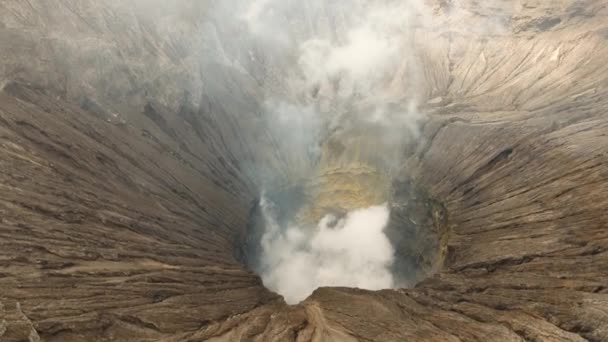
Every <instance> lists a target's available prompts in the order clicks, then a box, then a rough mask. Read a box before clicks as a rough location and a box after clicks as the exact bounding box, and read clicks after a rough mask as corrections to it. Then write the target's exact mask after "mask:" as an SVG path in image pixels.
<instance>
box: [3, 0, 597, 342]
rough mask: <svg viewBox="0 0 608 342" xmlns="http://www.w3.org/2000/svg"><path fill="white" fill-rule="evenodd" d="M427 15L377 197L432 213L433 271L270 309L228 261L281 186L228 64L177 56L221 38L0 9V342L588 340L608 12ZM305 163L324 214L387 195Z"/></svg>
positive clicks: (191, 10) (186, 28)
mask: <svg viewBox="0 0 608 342" xmlns="http://www.w3.org/2000/svg"><path fill="white" fill-rule="evenodd" d="M150 3H154V6H150ZM144 4H145V5H144ZM427 5H428V6H429V8H431V9H432V17H433V22H434V23H435V24H434V27H432V28H430V29H420V30H417V31H416V32H415V34H414V35H413V37H412V39H413V40H414V42H415V46H416V50H415V52H414V56H413V57H412V58H414V60H416V61H417V70H419V71H420V75H419V78H418V79H417V82H416V84H415V86H416V92H417V93H419V94H420V97H421V99H422V101H421V108H422V109H423V110H424V112H425V113H426V119H425V120H424V123H423V125H422V126H421V128H420V131H421V133H420V138H419V139H417V140H416V142H412V143H410V144H408V146H407V149H405V150H404V151H403V154H404V155H405V159H404V163H403V165H402V167H401V168H400V170H399V174H398V178H399V181H401V182H411V183H412V184H415V186H416V188H417V189H421V190H420V191H422V192H423V193H424V194H425V196H428V198H430V199H432V201H433V203H434V204H433V205H436V206H437V207H441V208H442V209H441V210H445V216H446V217H445V218H442V227H443V228H442V229H445V231H441V232H439V233H437V232H435V234H437V235H436V237H437V239H438V241H437V242H436V246H437V248H438V251H437V253H438V255H439V258H438V261H436V264H433V263H434V262H435V261H429V262H428V263H430V264H433V265H432V268H433V270H434V271H433V272H432V274H429V275H428V276H426V275H425V277H426V278H425V279H423V280H421V281H420V282H418V283H417V284H416V285H415V287H413V288H410V289H387V290H382V291H376V292H373V291H365V290H360V289H350V288H320V289H318V290H317V291H315V292H314V293H313V294H312V295H311V296H310V297H309V298H308V299H306V300H305V301H304V302H302V303H300V304H298V305H294V306H289V305H287V304H286V303H285V302H284V300H283V298H282V297H281V296H280V295H278V294H275V293H273V292H271V291H269V290H267V289H265V288H264V286H263V284H262V281H261V279H260V278H259V277H258V276H257V275H255V274H254V273H252V272H251V271H248V270H247V269H246V267H245V266H244V265H243V263H242V262H241V261H242V260H240V258H239V252H238V251H239V250H240V248H242V243H243V239H244V236H245V235H246V234H247V232H246V230H247V227H248V223H249V221H250V215H251V213H250V211H251V208H252V206H253V203H254V202H255V200H256V198H257V197H258V196H259V191H260V189H259V184H260V180H259V178H258V175H256V174H255V173H252V172H250V170H251V168H252V165H257V164H260V163H262V164H264V165H267V166H268V167H269V168H271V169H273V170H274V172H276V174H277V175H281V176H280V177H283V178H285V179H288V180H289V179H297V178H298V177H299V176H300V175H299V174H297V173H298V170H301V169H302V167H301V164H300V163H299V162H295V161H293V160H289V159H288V158H286V156H284V155H282V154H281V153H280V152H278V151H280V147H278V144H277V143H276V142H273V141H272V139H271V138H270V135H269V134H268V133H267V132H264V130H263V127H262V125H260V117H259V107H260V98H261V96H262V93H263V91H264V90H262V89H260V88H259V87H258V85H257V83H256V78H255V75H245V74H243V73H242V72H239V71H235V69H234V68H233V67H230V66H227V65H226V64H225V63H224V64H222V63H220V62H219V61H221V60H222V59H221V58H220V57H221V56H220V57H218V54H219V53H220V52H221V51H228V50H231V49H236V48H237V46H238V45H239V43H238V42H233V43H230V42H226V43H224V45H222V44H221V43H218V42H216V41H214V39H212V38H209V36H208V35H201V34H198V33H200V32H201V31H205V32H208V30H209V27H210V25H211V26H213V25H215V26H214V27H216V29H215V30H216V31H218V32H217V35H218V36H225V35H230V34H231V32H232V31H231V30H232V28H230V27H225V26H222V25H220V24H221V23H215V22H213V18H209V19H208V20H207V21H205V20H203V22H200V20H199V18H201V17H203V18H204V17H205V15H206V13H207V2H195V1H192V2H190V1H187V0H183V6H179V7H174V6H171V5H169V4H165V2H161V1H156V0H154V1H151V2H147V3H146V2H145V1H139V0H132V1H118V0H112V1H103V2H101V1H93V0H86V1H85V0H83V1H71V0H54V1H42V0H3V1H0V87H1V89H2V90H1V91H0V189H1V194H2V195H1V196H0V341H66V342H72V341H73V342H76V341H78V342H80V341H404V340H412V341H606V340H608V210H607V209H608V114H607V113H606V110H607V109H608V64H607V63H605V60H604V56H606V55H608V20H607V19H608V5H607V4H606V3H605V1H602V0H589V1H577V0H560V1H540V0H519V1H498V0H497V1H493V2H491V3H488V4H485V3H481V2H478V1H473V0H463V1H441V0H436V1H435V0H433V1H430V0H429V1H427ZM175 8H179V10H177V9H175ZM212 24H213V25H212ZM218 27H219V28H218ZM221 27H225V31H226V32H220V31H221V30H220V28H221ZM232 33H233V32H232ZM218 44H219V45H218ZM217 80H222V81H221V82H218V81H217ZM408 87H413V85H399V87H397V88H398V91H403V92H407V91H409V90H410V89H408ZM226 94H229V96H228V97H227V95H226ZM260 151H262V153H260ZM326 161H327V160H326ZM327 163H328V164H323V165H322V166H323V167H326V169H327V168H330V167H332V165H333V166H335V167H336V169H337V170H338V171H340V172H342V173H344V174H346V175H349V174H350V175H352V177H353V179H354V181H352V182H348V183H347V184H340V183H339V182H337V181H336V180H335V179H333V178H332V177H325V176H326V174H325V173H322V174H321V177H320V182H321V183H322V182H326V183H327V187H326V189H329V190H327V191H326V192H321V194H324V197H323V201H329V202H332V201H333V199H332V198H331V196H332V195H331V194H334V193H336V192H339V190H340V189H341V190H344V191H346V192H347V193H348V190H352V189H358V187H361V188H362V189H363V190H361V191H355V193H357V194H358V195H357V196H358V197H357V196H355V197H351V200H352V201H353V203H361V202H360V201H363V202H365V199H369V198H370V197H373V196H376V195H378V193H377V192H376V193H374V191H372V193H371V194H370V193H366V191H369V188H368V187H366V186H365V185H366V184H367V185H368V186H369V185H370V184H372V185H374V186H375V188H377V189H381V191H384V192H387V193H393V191H391V190H390V189H388V188H390V186H394V183H387V182H386V181H385V180H383V179H381V178H380V179H377V178H374V177H375V173H374V172H371V173H370V174H371V175H372V176H370V177H371V178H370V179H371V180H369V183H366V181H365V179H364V178H361V177H359V176H357V175H359V173H357V172H358V170H357V169H353V168H352V167H351V166H352V164H351V163H344V162H343V161H340V163H337V162H334V161H333V159H331V158H330V159H329V161H328V162H327ZM376 185H377V186H376ZM365 189H368V190H365ZM387 189H388V190H387ZM378 191H380V190H378ZM327 196H329V197H327ZM349 203H350V202H349ZM348 205H350V204H348ZM408 215H409V214H408ZM444 220H445V221H444ZM444 226H445V227H444Z"/></svg>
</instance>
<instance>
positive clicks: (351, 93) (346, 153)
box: [238, 0, 428, 303]
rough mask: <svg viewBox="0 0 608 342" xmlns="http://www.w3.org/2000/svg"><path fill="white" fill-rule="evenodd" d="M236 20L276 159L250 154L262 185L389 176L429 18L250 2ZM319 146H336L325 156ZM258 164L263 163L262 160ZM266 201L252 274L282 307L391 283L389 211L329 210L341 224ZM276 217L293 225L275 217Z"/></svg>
mask: <svg viewBox="0 0 608 342" xmlns="http://www.w3.org/2000/svg"><path fill="white" fill-rule="evenodd" d="M238 18H239V20H240V21H241V22H242V25H243V26H244V27H245V31H246V34H247V37H248V38H247V39H248V42H249V43H250V44H245V45H247V46H252V47H253V48H249V49H248V51H246V56H247V58H246V59H245V60H242V61H241V63H242V65H244V67H243V69H246V70H248V71H249V73H250V75H252V78H254V79H256V81H257V83H258V84H259V85H260V86H261V89H262V93H263V100H262V110H263V113H262V115H261V118H262V120H263V121H264V124H263V125H264V126H265V127H266V128H267V132H268V134H269V138H268V139H269V140H270V142H269V144H272V149H273V151H275V150H276V151H277V152H276V153H277V155H278V157H276V156H273V157H271V158H267V156H265V155H262V156H258V158H257V162H256V163H257V164H256V165H255V173H256V176H258V177H257V178H258V181H259V184H260V186H261V188H263V189H269V190H271V192H272V190H276V189H278V188H281V187H282V186H285V185H289V184H294V183H296V182H298V181H300V180H305V182H306V181H310V180H313V179H315V178H316V177H320V174H319V172H320V171H319V169H320V164H321V163H322V162H323V161H325V162H326V163H327V162H328V160H329V161H331V160H341V161H342V162H344V163H345V164H349V163H354V164H358V165H361V164H365V165H368V166H369V167H370V168H371V169H376V170H378V172H380V173H383V174H387V178H389V179H390V178H391V177H393V176H394V174H395V170H398V169H399V167H400V165H401V162H402V154H403V153H402V151H403V148H404V145H405V144H406V143H407V142H409V141H411V140H412V139H415V138H416V137H417V135H418V126H419V122H420V121H421V119H423V115H422V114H421V112H420V110H419V109H418V103H419V94H418V93H417V92H416V91H415V89H416V87H415V84H416V83H417V82H418V78H419V77H418V76H417V75H416V74H417V73H419V71H418V70H417V68H416V65H417V62H416V57H415V53H414V51H413V45H414V41H413V36H414V35H413V31H414V30H415V29H416V27H417V26H420V25H424V24H425V22H426V21H427V20H428V13H427V8H426V7H425V6H424V5H423V4H422V3H421V2H420V1H418V0H411V1H405V2H404V1H390V0H389V1H382V2H378V1H367V0H350V1H344V2H342V1H341V2H328V1H322V0H312V1H307V2H296V1H284V0H256V1H253V2H249V3H248V4H246V5H245V6H244V7H243V9H242V11H241V14H240V15H238ZM251 42H253V43H251ZM406 90H407V91H406ZM329 141H331V143H332V144H334V145H335V146H341V147H340V148H337V149H330V150H331V151H330V152H327V151H328V149H327V148H326V147H327V146H326V144H328V142H329ZM263 153H266V152H260V154H263ZM324 153H325V155H324ZM327 153H332V155H331V156H328V155H327ZM334 153H337V154H339V155H333V154H334ZM265 158H266V160H269V162H267V163H266V162H260V160H264V159H265ZM275 160H279V161H280V165H277V164H276V162H275ZM326 166H327V165H326ZM329 167H330V168H334V167H336V166H335V165H329ZM349 181H350V180H348V179H346V180H344V183H348V182H349ZM313 183H314V182H313ZM373 191H374V189H371V190H370V191H369V192H370V193H373ZM378 191H379V190H378ZM376 197H381V196H375V198H376ZM270 198H272V197H271V196H265V195H262V196H261V200H260V206H259V207H260V209H261V213H262V215H263V218H264V228H263V229H264V230H263V233H262V234H261V238H260V245H261V246H260V250H259V251H260V255H259V264H258V265H256V268H257V271H258V273H260V274H261V276H262V279H263V281H264V283H265V285H266V286H267V287H269V288H270V289H272V290H275V291H276V292H278V293H280V294H282V295H283V296H284V297H285V299H286V301H287V302H288V303H297V302H299V301H301V300H303V299H304V298H306V297H307V296H308V295H310V294H311V293H312V292H313V291H314V290H315V289H316V288H318V287H320V286H349V287H359V288H364V289H370V290H378V289H382V288H391V287H394V286H396V285H398V284H395V282H394V279H393V275H392V274H391V267H392V265H393V263H394V258H395V256H394V249H393V246H392V245H391V242H390V241H389V239H388V237H387V236H386V234H385V232H384V228H385V227H386V225H387V224H388V221H389V217H390V210H389V204H388V203H381V202H380V203H369V205H371V207H368V208H358V209H357V208H352V207H347V206H342V205H341V204H340V203H336V204H335V207H336V208H342V209H343V210H339V212H341V213H343V215H342V216H338V215H336V214H331V213H324V214H322V215H321V216H320V219H318V217H319V216H315V215H312V217H311V216H308V218H307V219H303V218H302V217H306V216H307V214H306V213H303V211H306V208H308V209H310V208H311V207H312V208H315V203H307V204H306V206H305V207H306V208H304V209H302V208H300V209H301V210H298V209H295V210H294V208H291V207H290V204H286V203H280V202H277V203H274V202H272V200H270ZM308 200H309V201H315V195H312V196H309V197H308ZM336 200H337V201H339V200H340V198H339V197H336ZM388 200H389V199H388V198H385V201H388ZM365 202H366V201H365V200H363V201H361V203H365ZM285 212H290V213H291V214H290V215H291V217H287V218H286V219H285V217H284V216H285V215H284V213H285ZM279 218H281V219H279ZM315 218H316V220H318V222H313V223H310V221H311V219H312V220H315Z"/></svg>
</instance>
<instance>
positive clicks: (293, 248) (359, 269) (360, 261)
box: [260, 197, 393, 304]
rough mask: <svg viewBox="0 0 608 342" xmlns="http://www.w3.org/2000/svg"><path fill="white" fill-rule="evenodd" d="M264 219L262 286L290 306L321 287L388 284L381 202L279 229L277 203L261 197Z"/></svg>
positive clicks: (388, 252) (385, 212)
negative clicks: (304, 224) (341, 216)
mask: <svg viewBox="0 0 608 342" xmlns="http://www.w3.org/2000/svg"><path fill="white" fill-rule="evenodd" d="M260 207H261V209H262V213H263V216H264V219H265V221H266V227H267V228H266V231H265V233H264V235H263V237H262V248H263V255H262V270H263V271H262V275H263V278H264V282H265V285H266V286H267V287H269V288H270V289H272V290H274V291H276V292H278V293H281V294H282V295H283V296H284V297H285V300H286V301H287V302H288V303H290V304H295V303H297V302H299V301H301V300H303V299H305V298H306V297H307V296H308V295H310V294H311V293H312V292H313V291H314V290H315V289H316V288H318V287H320V286H349V287H359V288H365V289H370V290H379V289H383V288H390V287H392V286H393V276H392V275H391V272H390V267H391V265H392V263H393V248H392V246H391V244H390V241H389V240H388V238H387V237H386V235H385V234H384V232H383V230H384V228H385V226H386V224H387V222H388V218H389V210H388V207H387V205H386V204H383V205H380V206H375V207H371V208H367V209H360V210H355V211H352V212H350V213H348V214H346V215H345V217H343V218H337V217H336V216H334V215H327V216H325V217H323V219H321V221H320V222H319V223H318V225H317V226H316V227H308V226H298V225H290V226H289V227H287V228H286V229H284V227H280V226H279V224H278V223H277V219H276V215H277V214H276V210H277V208H276V206H275V205H274V204H273V203H272V202H270V201H269V200H268V199H267V198H266V197H262V200H261V202H260Z"/></svg>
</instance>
